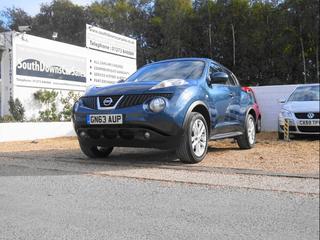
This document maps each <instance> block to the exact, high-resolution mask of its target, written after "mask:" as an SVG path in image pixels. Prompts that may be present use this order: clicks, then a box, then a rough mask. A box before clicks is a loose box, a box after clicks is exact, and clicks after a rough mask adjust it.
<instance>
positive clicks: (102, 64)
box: [87, 50, 136, 86]
mask: <svg viewBox="0 0 320 240" xmlns="http://www.w3.org/2000/svg"><path fill="white" fill-rule="evenodd" d="M87 66H88V69H87V72H88V81H87V83H88V85H100V86H101V85H106V84H113V83H116V82H118V81H119V80H121V79H126V78H127V77H129V76H130V75H131V74H132V73H134V72H135V71H136V60H135V59H130V58H125V57H121V56H117V55H114V54H110V53H103V52H98V51H93V50H89V54H88V60H87Z"/></svg>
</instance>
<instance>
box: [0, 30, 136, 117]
mask: <svg viewBox="0 0 320 240" xmlns="http://www.w3.org/2000/svg"><path fill="white" fill-rule="evenodd" d="M88 28H89V25H87V29H88ZM91 30H94V31H91ZM91 30H90V31H89V30H87V37H88V39H87V43H89V45H88V46H89V47H90V48H85V47H78V46H74V45H71V44H66V43H62V42H58V41H54V40H49V39H45V38H40V37H36V36H32V35H28V34H26V33H19V32H8V33H5V34H6V35H4V33H2V34H0V36H5V38H4V37H1V38H0V39H4V40H6V39H7V41H5V44H4V45H5V47H4V52H3V54H2V61H1V68H0V69H1V77H2V82H1V91H0V92H1V101H0V102H1V107H0V115H1V116H3V115H6V114H8V113H9V107H8V100H9V98H10V96H12V97H13V98H14V99H15V98H18V99H19V100H20V101H21V102H22V103H23V105H24V107H25V110H26V116H27V118H36V115H37V113H38V111H39V106H37V105H39V104H38V103H37V102H36V101H35V99H34V96H33V94H34V93H35V92H36V91H38V90H39V89H49V90H55V91H58V92H59V94H62V95H66V94H67V93H68V92H69V91H75V92H77V93H83V92H84V91H85V89H86V88H87V86H89V85H98V86H105V85H108V84H114V83H116V82H117V81H119V80H120V79H126V78H127V77H128V76H130V75H131V74H132V73H134V72H135V71H136V41H135V40H134V39H131V38H128V37H125V36H121V35H119V34H115V33H112V32H109V31H106V30H103V29H100V28H96V27H92V28H91ZM104 38H105V39H104ZM9 40H10V41H9ZM90 40H91V41H90ZM88 41H89V42H88ZM105 46H108V47H107V48H106V47H105ZM119 49H120V50H119ZM98 50H100V51H98Z"/></svg>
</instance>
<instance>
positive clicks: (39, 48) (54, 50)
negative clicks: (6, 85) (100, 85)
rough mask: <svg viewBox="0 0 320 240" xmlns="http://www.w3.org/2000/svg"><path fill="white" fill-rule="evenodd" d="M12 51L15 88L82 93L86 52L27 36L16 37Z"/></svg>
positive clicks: (84, 79)
mask: <svg viewBox="0 0 320 240" xmlns="http://www.w3.org/2000/svg"><path fill="white" fill-rule="evenodd" d="M13 48H14V54H15V57H14V60H15V61H14V62H15V63H14V70H15V79H14V84H15V85H18V86H26V87H40V88H51V89H66V90H80V91H81V90H82V91H83V90H84V89H85V87H86V82H87V72H86V70H87V68H86V66H87V65H86V64H87V62H86V59H87V58H86V54H85V53H86V49H84V48H81V47H76V46H72V45H69V44H64V43H60V42H55V41H52V40H47V39H43V38H38V37H34V36H30V35H27V36H24V37H23V38H21V37H20V36H18V37H16V38H15V39H14V46H13Z"/></svg>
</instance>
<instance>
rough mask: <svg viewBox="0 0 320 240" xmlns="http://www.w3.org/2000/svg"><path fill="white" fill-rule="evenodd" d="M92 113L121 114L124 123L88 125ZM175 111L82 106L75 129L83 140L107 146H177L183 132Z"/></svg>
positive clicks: (75, 120)
mask: <svg viewBox="0 0 320 240" xmlns="http://www.w3.org/2000/svg"><path fill="white" fill-rule="evenodd" d="M90 114H122V115H123V124H119V125H118V124H117V125H88V124H87V122H86V118H87V115H90ZM172 115H173V114H171V113H168V112H165V111H164V112H160V113H149V112H146V110H145V109H144V108H143V106H141V105H140V106H134V107H130V108H121V109H112V110H93V109H88V108H85V107H80V108H79V109H78V110H77V111H76V112H75V113H74V115H73V123H74V128H75V131H76V133H77V136H78V139H79V141H80V142H81V143H83V144H86V145H92V146H104V147H145V148H159V149H172V148H176V147H177V144H178V143H179V142H180V139H181V136H182V135H183V129H182V127H181V126H179V125H178V124H177V123H176V121H175V119H174V117H173V116H172Z"/></svg>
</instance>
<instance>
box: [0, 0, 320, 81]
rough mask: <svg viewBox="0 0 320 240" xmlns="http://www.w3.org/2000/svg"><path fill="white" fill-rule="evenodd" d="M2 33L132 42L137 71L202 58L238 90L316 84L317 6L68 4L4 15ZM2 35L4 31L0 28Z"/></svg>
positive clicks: (191, 1) (255, 0) (237, 0)
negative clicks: (101, 35) (219, 67)
mask: <svg viewBox="0 0 320 240" xmlns="http://www.w3.org/2000/svg"><path fill="white" fill-rule="evenodd" d="M3 14H4V15H5V17H6V18H7V19H8V21H7V22H8V24H7V27H9V28H11V29H15V30H16V29H17V26H18V25H28V24H31V25H32V26H33V28H32V31H31V34H34V35H37V36H41V37H45V38H51V35H52V32H53V31H55V32H58V33H59V37H58V40H59V41H62V42H66V43H72V44H76V45H79V46H84V45H85V23H89V24H94V25H96V26H100V27H102V28H105V29H108V30H110V31H114V32H117V33H120V34H124V35H126V36H129V37H133V38H135V39H136V40H137V43H138V44H137V45H138V49H137V52H138V66H139V67H140V66H142V65H144V64H146V63H149V62H152V61H157V60H162V59H166V58H175V57H210V58H213V59H214V60H216V61H218V62H220V63H222V64H223V65H225V66H227V67H228V68H230V69H231V70H232V71H233V72H234V73H235V74H236V75H237V76H238V78H239V79H240V81H241V82H242V84H251V85H267V84H289V83H303V82H318V81H319V0H308V1H306V0H170V1H169V0H102V1H101V0H97V1H95V2H93V3H92V4H90V5H88V6H86V7H82V6H78V5H76V4H73V3H72V2H71V1H69V0H53V1H52V2H51V3H48V4H43V5H42V7H41V9H40V12H39V13H38V14H37V15H36V16H34V17H30V16H28V15H27V14H26V13H25V12H24V11H23V10H22V9H16V8H12V9H7V10H6V11H5V12H4V13H3ZM0 26H2V28H4V27H5V26H4V24H3V23H2V24H1V23H0Z"/></svg>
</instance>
